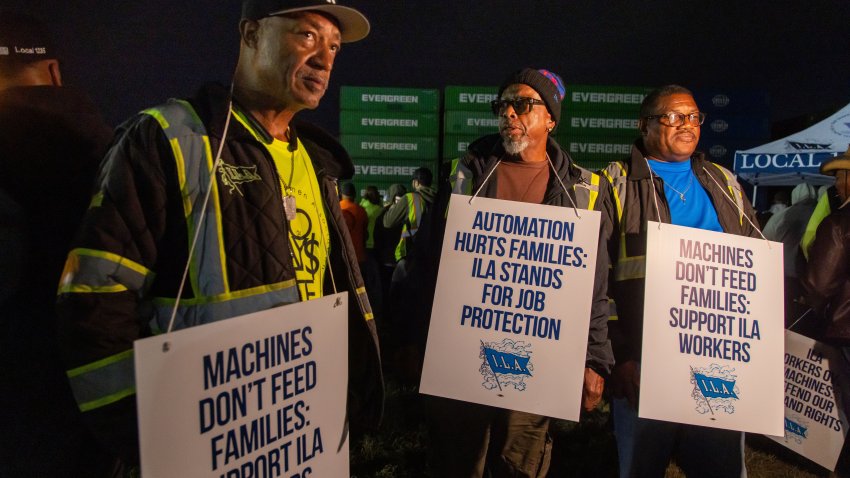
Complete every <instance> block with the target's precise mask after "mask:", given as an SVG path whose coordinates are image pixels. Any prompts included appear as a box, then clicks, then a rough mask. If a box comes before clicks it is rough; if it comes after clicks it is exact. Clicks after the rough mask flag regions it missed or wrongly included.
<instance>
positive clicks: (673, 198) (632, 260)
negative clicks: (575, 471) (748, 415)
mask: <svg viewBox="0 0 850 478" xmlns="http://www.w3.org/2000/svg"><path fill="white" fill-rule="evenodd" d="M704 120H705V114H704V113H702V112H700V111H699V108H698V107H697V104H696V102H695V101H694V98H693V94H692V93H691V92H690V91H689V90H687V89H686V88H683V87H681V86H678V85H668V86H664V87H661V88H659V89H656V90H654V91H652V92H651V93H650V94H649V95H648V96H647V97H646V98H645V99H644V101H643V103H642V104H641V107H640V121H639V122H638V127H639V129H640V134H641V136H640V137H639V138H638V139H637V140H636V141H635V143H634V145H633V146H632V151H631V155H630V156H629V157H628V158H626V159H624V160H622V161H617V162H613V163H611V164H609V165H608V167H607V168H606V169H605V171H604V175H605V176H606V177H607V178H608V179H609V181H611V184H612V185H613V187H614V195H613V196H614V199H615V202H616V203H617V211H618V213H617V218H616V219H617V221H616V229H615V230H616V231H617V232H619V234H617V236H618V237H619V240H620V244H619V245H618V247H617V249H616V250H617V251H618V253H617V254H616V255H615V257H612V263H613V264H614V267H613V274H612V280H611V286H610V287H609V289H610V290H611V296H612V297H613V298H614V301H615V303H616V305H617V315H618V320H617V321H616V322H612V326H611V340H612V344H613V346H614V355H615V357H616V362H617V365H616V366H615V367H614V374H613V375H612V378H611V390H612V392H613V395H614V403H613V411H614V422H615V434H616V436H617V447H618V449H619V456H620V476H629V477H641V476H651V477H656V476H664V472H665V469H666V468H667V464H668V462H669V460H670V457H671V456H672V455H673V454H674V452H675V453H676V461H677V463H678V464H679V466H681V467H682V468H683V469H684V471H685V473H686V474H687V476H689V477H692V476H715V477H738V476H740V474H741V467H742V463H743V459H742V458H743V456H742V453H743V450H742V435H741V433H740V432H735V431H728V430H721V429H715V428H705V427H699V426H694V425H681V424H676V423H669V422H663V421H656V420H645V419H639V418H637V402H638V394H639V390H638V388H639V384H640V368H639V364H640V358H641V341H642V330H643V305H644V288H645V282H644V277H645V268H646V228H647V226H646V224H647V221H660V222H663V223H670V224H677V225H682V226H688V227H694V228H699V229H708V230H712V231H718V232H725V233H728V234H737V235H742V236H750V237H757V236H758V235H759V233H758V230H757V229H756V226H755V213H754V211H753V208H752V206H751V205H750V203H749V201H748V200H747V198H746V197H745V196H744V194H743V192H742V191H741V187H740V185H739V184H738V182H737V181H736V180H735V177H734V175H733V174H732V173H731V172H730V171H728V170H726V169H725V168H723V167H721V166H719V165H717V164H714V163H711V162H709V161H707V160H706V159H705V158H704V157H703V155H702V153H700V152H697V151H696V148H697V143H698V142H699V137H700V125H702V123H703V121H704ZM745 215H746V216H747V217H744V216H745ZM708 462H711V463H712V466H711V467H705V466H704V465H705V464H706V463H708Z"/></svg>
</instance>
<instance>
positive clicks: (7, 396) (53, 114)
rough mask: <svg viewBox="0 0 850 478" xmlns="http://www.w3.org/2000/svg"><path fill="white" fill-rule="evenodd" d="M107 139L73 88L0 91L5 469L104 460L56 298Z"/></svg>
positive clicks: (31, 471)
mask: <svg viewBox="0 0 850 478" xmlns="http://www.w3.org/2000/svg"><path fill="white" fill-rule="evenodd" d="M111 138H112V128H111V127H109V126H108V125H107V124H106V123H105V122H104V121H103V119H102V117H101V115H100V113H99V112H98V110H97V109H96V108H95V106H94V104H93V103H92V102H91V100H89V99H88V98H87V97H86V96H85V95H83V94H81V92H79V91H75V90H74V89H73V88H68V87H61V88H60V87H53V86H27V87H16V88H9V89H6V90H3V91H0V363H3V364H4V366H3V369H4V371H3V372H0V423H2V424H3V425H2V428H3V433H1V434H0V476H20V477H26V476H91V474H95V473H97V471H96V470H98V468H99V461H100V460H99V458H97V457H95V456H93V455H92V452H96V450H95V447H92V446H91V445H90V442H91V439H90V437H89V435H88V433H87V432H86V430H85V427H84V426H83V423H82V421H81V417H80V412H79V410H78V409H77V407H76V403H75V402H74V398H73V396H72V395H71V390H70V389H69V387H68V380H67V378H66V377H65V373H64V367H63V366H62V362H61V360H60V357H59V352H58V346H57V339H56V317H55V311H54V301H55V297H56V285H57V284H58V283H59V276H60V274H61V272H62V264H63V263H64V261H65V255H66V254H67V252H68V247H69V245H70V243H71V239H72V236H73V234H74V231H75V230H76V228H77V226H78V225H79V222H80V219H81V218H82V216H83V214H84V213H85V211H86V207H87V206H88V204H89V201H90V200H91V189H92V186H93V184H94V179H95V174H96V171H97V165H98V164H99V163H100V159H101V158H102V157H103V153H104V152H106V148H107V146H108V145H109V141H110V140H111ZM108 464H109V462H108V460H107V461H106V465H108Z"/></svg>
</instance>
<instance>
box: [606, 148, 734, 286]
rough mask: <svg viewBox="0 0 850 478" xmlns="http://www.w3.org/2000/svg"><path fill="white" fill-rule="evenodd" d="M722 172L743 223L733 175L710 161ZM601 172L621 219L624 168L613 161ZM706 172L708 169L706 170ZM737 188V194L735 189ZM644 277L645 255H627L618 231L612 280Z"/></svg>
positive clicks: (620, 220)
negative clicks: (618, 241)
mask: <svg viewBox="0 0 850 478" xmlns="http://www.w3.org/2000/svg"><path fill="white" fill-rule="evenodd" d="M711 164H713V165H714V166H715V167H717V169H718V170H719V171H720V173H721V174H723V177H724V178H726V187H727V188H728V189H729V195H730V196H731V197H732V200H733V201H735V205H736V206H737V209H738V223H739V224H740V225H742V226H743V224H744V199H743V196H742V194H743V193H741V191H740V190H739V189H738V188H737V181H735V177H734V176H733V175H730V174H728V173H727V170H726V169H724V168H723V167H722V166H720V165H719V164H715V163H711ZM603 174H604V175H605V177H606V178H608V181H609V182H610V183H611V186H613V187H612V194H613V196H614V203H615V204H616V206H617V219H618V221H619V222H622V221H623V203H622V198H624V197H626V181H627V177H626V170H625V168H624V167H623V165H622V164H620V162H613V163H611V164H609V165H608V167H607V168H605V170H604V171H603ZM706 174H708V171H706ZM736 190H738V194H735V191H736ZM644 277H646V255H641V256H629V255H628V254H626V234H625V232H620V247H619V253H618V256H617V266H616V267H615V268H614V280H615V281H625V280H630V279H643V278H644Z"/></svg>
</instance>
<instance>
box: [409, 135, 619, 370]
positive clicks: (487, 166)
mask: <svg viewBox="0 0 850 478" xmlns="http://www.w3.org/2000/svg"><path fill="white" fill-rule="evenodd" d="M546 152H547V153H548V154H549V157H550V158H551V160H552V164H553V165H554V167H555V170H556V171H557V176H556V175H555V174H549V182H548V183H547V185H546V192H545V194H544V198H543V204H548V205H552V206H559V207H570V208H571V207H573V204H576V196H575V191H574V187H576V185H578V184H579V183H580V182H583V179H582V174H583V171H584V170H582V169H581V168H579V167H578V166H577V165H576V164H575V163H574V162H573V160H572V158H570V156H569V154H568V153H567V152H566V151H564V150H563V149H562V148H561V147H560V146H559V145H558V143H557V142H555V140H554V139H552V138H551V137H550V138H549V139H548V143H547V146H546ZM505 155H506V153H505V150H504V147H503V146H502V139H501V137H500V136H499V135H498V134H494V135H488V136H484V137H482V138H480V139H478V140H476V141H475V142H473V143H472V144H470V145H469V148H468V151H467V153H466V154H465V155H464V156H463V157H462V158H461V159H460V160H459V161H460V163H461V164H460V165H459V166H458V167H459V168H460V167H461V166H462V167H463V168H464V169H467V170H469V171H470V172H471V173H472V178H473V181H472V191H473V192H475V191H478V188H479V187H481V185H482V183H484V180H485V178H487V175H488V174H490V172H491V171H492V170H493V168H494V167H495V166H496V163H497V162H498V161H499V159H500V158H502V157H504V156H505ZM584 174H586V175H588V174H590V173H589V172H588V171H584ZM558 178H560V180H561V181H563V186H561V182H560V181H559V180H558ZM448 179H449V178H446V179H445V180H444V181H448ZM606 183H607V181H605V179H604V178H600V181H599V195H598V197H597V199H596V204H595V207H594V210H596V211H599V212H600V213H601V219H600V224H599V228H600V230H599V244H598V251H597V255H596V269H595V280H594V284H593V300H592V303H591V311H590V326H589V331H588V343H587V358H586V366H587V367H589V368H592V369H593V370H594V371H595V372H597V373H598V374H600V375H601V376H603V377H606V376H608V374H609V373H610V371H611V367H612V366H613V364H614V357H613V354H612V351H611V343H610V341H609V340H608V298H607V287H608V269H609V265H608V264H609V261H608V257H609V254H608V252H609V249H610V248H611V247H613V245H612V243H611V241H612V239H613V236H612V231H613V223H612V217H613V215H614V214H616V212H615V211H614V209H613V203H612V201H611V197H610V189H609V187H608V184H606ZM564 187H566V189H567V191H569V197H568V196H567V193H565V192H564ZM496 191H497V176H496V175H495V174H493V175H492V176H490V178H489V179H488V180H487V182H486V183H485V184H484V187H483V189H481V191H480V192H479V193H478V195H480V196H482V197H492V198H495V197H496ZM451 193H452V187H451V185H450V184H449V183H448V182H444V183H443V184H441V185H440V187H439V192H438V197H437V199H436V201H435V203H434V207H433V208H432V209H431V211H433V213H431V211H429V213H428V214H427V215H426V218H425V219H424V220H423V222H424V223H427V224H426V225H423V226H421V227H420V230H419V232H418V233H417V241H418V242H417V243H418V244H419V243H422V244H428V245H429V247H427V248H422V249H428V252H426V253H425V255H426V256H427V257H429V258H430V259H428V260H426V259H425V258H419V260H418V262H419V263H420V264H421V263H423V262H426V263H427V264H429V267H428V268H427V269H428V270H427V271H425V272H424V273H423V274H424V276H425V277H426V278H424V279H423V280H426V281H427V282H423V283H425V284H427V286H424V287H422V289H423V290H425V291H430V295H428V298H427V299H426V304H424V307H423V310H425V311H426V312H427V317H428V318H430V314H431V312H430V310H431V305H432V304H433V293H434V285H435V284H436V279H437V269H438V268H439V260H440V253H441V248H442V244H443V235H444V233H445V217H446V209H447V207H448V201H449V198H450V196H451ZM420 234H422V236H420ZM416 252H417V256H419V254H420V250H419V249H417V250H416ZM561 313H562V314H564V315H567V316H568V313H569V311H561Z"/></svg>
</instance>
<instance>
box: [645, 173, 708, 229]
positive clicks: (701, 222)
mask: <svg viewBox="0 0 850 478" xmlns="http://www.w3.org/2000/svg"><path fill="white" fill-rule="evenodd" d="M648 161H649V167H650V168H651V169H652V172H653V173H655V175H657V176H659V177H660V178H661V180H662V181H664V195H665V196H666V197H667V204H668V206H669V207H670V218H671V222H672V223H673V224H676V225H678V226H687V227H695V228H697V229H707V230H709V231H717V232H723V228H722V227H720V221H719V220H718V219H717V211H715V210H714V204H712V203H711V198H709V197H708V193H707V192H705V189H703V187H702V185H701V184H700V182H699V181H698V180H697V177H696V175H695V174H694V172H693V170H692V169H691V160H690V159H688V160H686V161H682V162H679V163H675V162H670V163H667V162H664V161H656V160H654V159H649V160H648Z"/></svg>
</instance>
